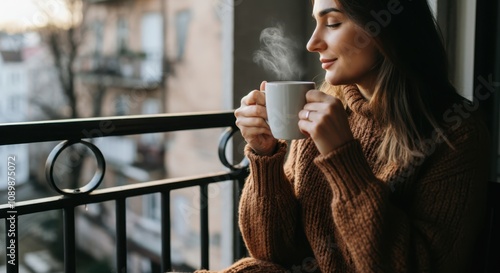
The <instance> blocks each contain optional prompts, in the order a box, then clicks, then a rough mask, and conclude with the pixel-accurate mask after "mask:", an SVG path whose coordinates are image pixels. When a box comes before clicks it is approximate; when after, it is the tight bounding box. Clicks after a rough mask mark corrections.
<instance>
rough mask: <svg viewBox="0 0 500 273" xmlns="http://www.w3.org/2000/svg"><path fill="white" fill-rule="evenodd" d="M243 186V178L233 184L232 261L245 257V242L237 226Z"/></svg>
mask: <svg viewBox="0 0 500 273" xmlns="http://www.w3.org/2000/svg"><path fill="white" fill-rule="evenodd" d="M244 184H245V178H239V179H238V180H235V181H234V183H233V260H238V259H241V258H243V257H244V256H245V255H246V247H245V242H244V241H243V237H242V236H241V231H240V227H239V226H238V217H239V212H238V208H239V202H240V198H241V191H242V189H243V185H244Z"/></svg>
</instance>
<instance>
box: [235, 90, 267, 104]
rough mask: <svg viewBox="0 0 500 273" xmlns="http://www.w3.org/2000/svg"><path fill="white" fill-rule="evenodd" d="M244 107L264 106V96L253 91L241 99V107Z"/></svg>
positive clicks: (262, 93)
mask: <svg viewBox="0 0 500 273" xmlns="http://www.w3.org/2000/svg"><path fill="white" fill-rule="evenodd" d="M246 105H264V106H265V105H266V95H265V93H264V92H262V91H259V90H253V91H252V92H250V93H249V94H248V95H246V96H244V97H243V98H242V99H241V106H246Z"/></svg>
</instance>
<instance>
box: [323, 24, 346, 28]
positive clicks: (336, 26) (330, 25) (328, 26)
mask: <svg viewBox="0 0 500 273" xmlns="http://www.w3.org/2000/svg"><path fill="white" fill-rule="evenodd" d="M341 24H342V23H336V24H329V25H326V27H327V28H338V27H339V26H340V25H341Z"/></svg>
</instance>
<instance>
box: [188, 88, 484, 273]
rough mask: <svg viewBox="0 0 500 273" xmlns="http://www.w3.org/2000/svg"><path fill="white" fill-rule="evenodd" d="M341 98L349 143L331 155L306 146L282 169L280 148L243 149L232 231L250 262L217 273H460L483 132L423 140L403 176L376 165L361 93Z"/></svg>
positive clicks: (467, 130)
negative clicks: (244, 163) (263, 152)
mask: <svg viewBox="0 0 500 273" xmlns="http://www.w3.org/2000/svg"><path fill="white" fill-rule="evenodd" d="M345 97H346V102H347V106H348V107H347V108H348V115H349V123H350V126H351V129H352V132H353V134H354V138H355V139H354V140H353V141H351V142H349V143H346V144H345V145H343V146H342V147H340V148H338V149H336V150H335V151H333V152H332V153H330V154H328V155H326V156H322V155H320V154H319V152H318V151H317V149H316V147H315V145H314V143H313V142H312V141H311V140H310V139H304V140H298V141H293V142H292V145H291V147H290V151H289V154H288V159H287V160H286V162H285V157H286V154H287V153H286V152H287V148H288V147H287V144H286V143H285V142H280V143H279V145H280V147H279V149H278V152H277V153H276V154H274V155H272V156H258V155H256V154H255V153H253V151H252V150H251V149H250V148H248V147H247V148H246V150H245V151H246V155H247V157H248V158H249V160H250V162H251V163H250V168H251V174H250V176H249V178H248V180H247V182H246V184H245V187H244V189H243V194H242V197H241V201H240V208H239V211H240V216H239V217H240V218H239V224H240V228H241V231H242V234H243V237H244V240H245V243H246V246H247V248H248V251H249V253H250V255H251V257H249V258H245V259H242V260H239V261H237V262H236V263H235V264H233V265H232V266H231V267H229V268H227V269H225V270H223V271H221V272H225V273H233V272H283V273H284V272H290V273H294V272H325V273H327V272H328V273H330V272H346V273H349V272H383V273H391V272H394V273H396V272H397V273H403V272H419V273H422V272H454V273H458V272H467V268H468V267H469V261H470V260H471V259H470V256H471V255H472V251H473V249H474V244H475V240H476V237H477V234H478V231H479V229H480V228H481V223H483V221H482V219H483V218H482V217H483V215H484V209H485V193H486V185H487V183H486V182H487V165H488V162H487V157H488V146H487V143H488V133H487V130H486V127H485V126H484V124H483V123H482V122H481V121H480V120H479V119H478V118H476V117H475V116H474V115H472V116H471V117H469V118H461V116H459V115H457V117H458V118H455V119H453V121H454V122H453V123H451V124H448V126H447V128H445V135H446V137H447V138H448V140H449V141H450V142H451V143H452V144H453V145H452V146H453V147H452V148H451V147H450V146H449V145H448V144H446V143H445V142H443V141H440V139H430V140H429V141H428V144H429V145H428V150H427V151H425V153H426V155H427V156H426V158H424V159H418V160H415V162H412V164H411V165H410V166H408V167H406V168H400V167H398V166H397V165H395V164H382V163H379V161H378V160H377V147H378V145H379V144H380V141H381V139H380V137H381V131H382V128H380V126H378V125H377V123H376V122H374V120H373V119H372V116H371V113H370V109H369V104H368V102H367V101H366V100H365V99H364V98H363V96H362V95H361V94H360V93H359V90H357V89H356V88H354V87H348V88H346V89H345ZM473 114H474V113H473ZM458 119H460V122H458ZM198 272H200V273H201V272H209V271H205V270H201V271H198Z"/></svg>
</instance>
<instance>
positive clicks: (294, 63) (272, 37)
mask: <svg viewBox="0 0 500 273" xmlns="http://www.w3.org/2000/svg"><path fill="white" fill-rule="evenodd" d="M260 42H261V44H262V48H261V49H260V50H257V51H256V52H255V53H254V56H253V61H254V62H255V63H257V64H259V65H261V66H262V67H264V69H265V70H267V71H269V72H272V73H274V74H275V75H276V76H277V77H278V79H279V80H297V79H300V78H301V77H302V75H303V74H304V71H303V68H302V67H301V64H300V62H299V58H298V55H299V52H300V49H301V48H300V46H299V45H298V44H297V43H296V42H294V41H293V40H292V39H290V38H287V37H285V32H284V28H283V26H282V25H277V26H275V27H269V28H266V29H264V30H263V31H262V32H261V33H260Z"/></svg>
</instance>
